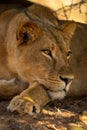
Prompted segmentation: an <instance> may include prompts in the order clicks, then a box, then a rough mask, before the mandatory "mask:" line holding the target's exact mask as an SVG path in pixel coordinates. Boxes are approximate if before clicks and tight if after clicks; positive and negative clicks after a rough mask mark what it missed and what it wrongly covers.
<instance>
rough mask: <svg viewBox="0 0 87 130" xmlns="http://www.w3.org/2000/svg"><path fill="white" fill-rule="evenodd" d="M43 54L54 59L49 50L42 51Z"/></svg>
mask: <svg viewBox="0 0 87 130" xmlns="http://www.w3.org/2000/svg"><path fill="white" fill-rule="evenodd" d="M42 52H43V53H44V54H46V55H49V56H50V57H52V54H51V51H50V50H49V49H45V50H42Z"/></svg>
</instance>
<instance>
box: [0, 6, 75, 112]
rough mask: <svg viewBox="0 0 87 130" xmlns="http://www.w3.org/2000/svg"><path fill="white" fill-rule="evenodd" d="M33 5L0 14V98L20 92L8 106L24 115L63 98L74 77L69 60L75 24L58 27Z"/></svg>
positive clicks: (9, 96)
mask: <svg viewBox="0 0 87 130" xmlns="http://www.w3.org/2000/svg"><path fill="white" fill-rule="evenodd" d="M36 7H37V6H36ZM39 7H40V6H38V8H39ZM34 8H35V7H34ZM34 8H33V9H31V8H27V9H23V10H18V9H9V10H6V11H2V12H1V14H0V98H4V99H7V98H11V97H13V96H14V95H17V94H20V95H18V96H16V97H14V98H13V99H12V101H11V102H10V104H9V106H8V109H9V110H10V111H15V110H16V111H18V112H19V113H28V114H33V113H39V112H40V111H41V109H42V107H43V106H44V105H46V104H47V103H48V102H49V101H51V100H54V99H57V98H58V99H61V98H63V97H64V96H65V95H66V92H67V91H68V89H69V86H70V84H71V82H72V80H73V78H74V76H73V74H72V72H71V69H70V66H69V59H70V55H71V49H70V39H71V38H72V35H73V33H74V31H75V28H76V24H75V23H74V22H70V23H67V24H65V25H62V26H61V27H58V26H57V20H56V18H55V17H54V16H52V17H53V20H51V21H50V20H49V19H50V18H47V17H45V15H44V13H43V11H42V12H41V11H40V12H39V14H38V13H37V12H36V10H35V9H34ZM42 8H43V7H40V9H42ZM41 13H42V16H41ZM49 13H50V14H51V12H49ZM51 15H52V14H51ZM39 16H40V17H39ZM52 21H53V22H52ZM55 21H56V22H55ZM28 86H29V87H28ZM23 90H24V91H23Z"/></svg>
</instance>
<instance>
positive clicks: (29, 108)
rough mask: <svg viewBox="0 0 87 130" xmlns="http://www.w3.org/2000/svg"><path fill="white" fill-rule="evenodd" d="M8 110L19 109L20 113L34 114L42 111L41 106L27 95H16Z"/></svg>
mask: <svg viewBox="0 0 87 130" xmlns="http://www.w3.org/2000/svg"><path fill="white" fill-rule="evenodd" d="M7 110H8V111H11V112H14V111H17V112H18V113H20V114H24V113H27V114H30V115H33V114H36V113H39V112H40V106H39V105H38V104H36V103H35V102H34V101H33V100H32V99H30V98H29V97H27V96H26V97H21V96H16V97H14V98H13V99H12V101H11V102H10V104H9V106H8V107H7Z"/></svg>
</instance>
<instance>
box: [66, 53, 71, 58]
mask: <svg viewBox="0 0 87 130" xmlns="http://www.w3.org/2000/svg"><path fill="white" fill-rule="evenodd" d="M71 54H72V52H71V51H68V52H67V54H66V56H67V59H69V58H70V55H71Z"/></svg>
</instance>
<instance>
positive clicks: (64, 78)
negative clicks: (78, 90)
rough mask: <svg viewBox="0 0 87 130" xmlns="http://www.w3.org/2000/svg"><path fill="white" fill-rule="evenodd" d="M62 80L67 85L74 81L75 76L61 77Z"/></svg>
mask: <svg viewBox="0 0 87 130" xmlns="http://www.w3.org/2000/svg"><path fill="white" fill-rule="evenodd" d="M60 79H61V80H63V81H64V82H65V83H66V85H67V84H68V83H69V82H70V81H72V80H73V79H74V76H73V75H61V76H60Z"/></svg>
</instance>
